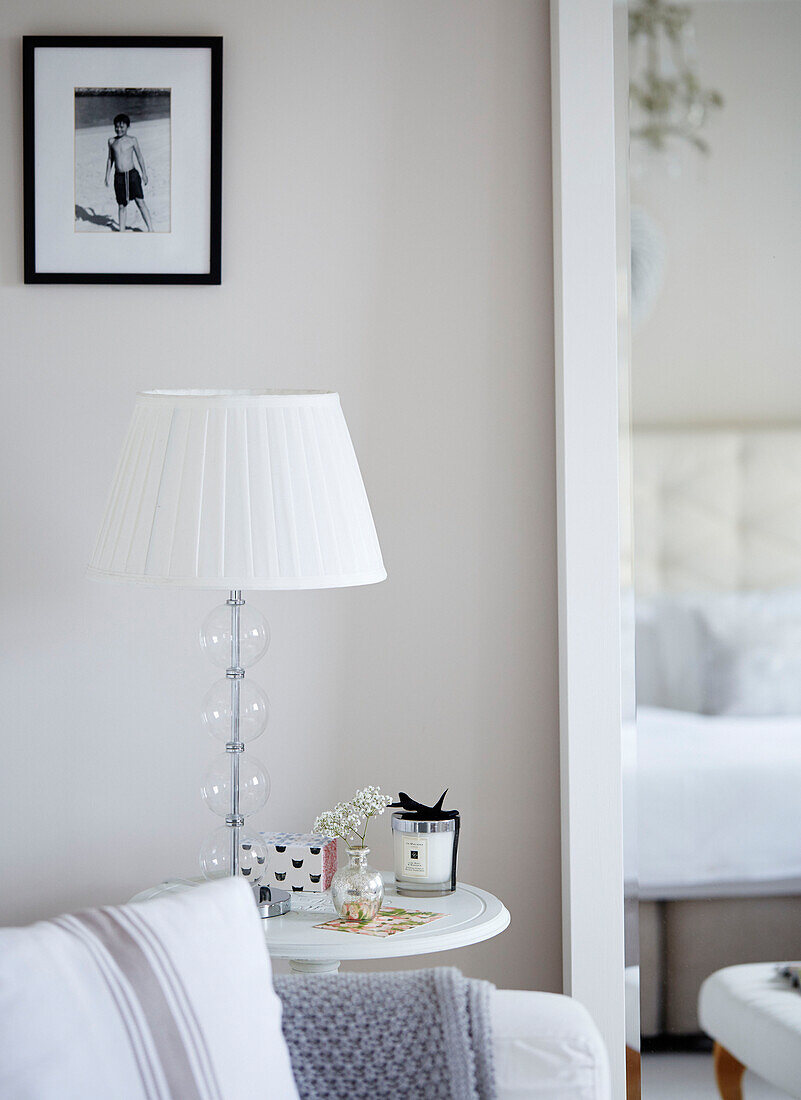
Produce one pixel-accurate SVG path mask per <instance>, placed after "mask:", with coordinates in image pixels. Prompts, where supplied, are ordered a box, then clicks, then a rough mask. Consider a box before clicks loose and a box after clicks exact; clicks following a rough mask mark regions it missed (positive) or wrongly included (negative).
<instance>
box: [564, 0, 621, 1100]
mask: <svg viewBox="0 0 801 1100" xmlns="http://www.w3.org/2000/svg"><path fill="white" fill-rule="evenodd" d="M551 58H552V88H553V159H554V259H555V280H554V281H555V299H556V386H557V394H556V397H557V476H558V509H559V511H558V535H559V649H560V722H561V730H562V734H561V740H562V907H563V908H562V912H563V936H564V981H565V990H566V992H569V993H571V994H572V995H573V996H575V997H577V998H578V999H579V1000H580V1001H582V1002H583V1003H584V1004H585V1005H586V1006H587V1007H588V1008H589V1010H590V1012H591V1013H592V1014H593V1016H594V1018H595V1020H596V1023H597V1024H598V1026H599V1027H600V1029H601V1031H602V1033H603V1036H604V1038H605V1040H606V1043H607V1047H608V1050H609V1054H610V1059H611V1063H612V1071H613V1078H614V1092H613V1095H614V1096H615V1097H616V1098H622V1097H623V1096H624V1091H625V1085H624V1047H625V1041H624V1025H623V1021H624V987H623V971H624V953H623V867H622V797H621V772H620V612H619V601H620V588H619V569H620V565H619V550H618V544H619V538H618V404H617V370H618V364H617V309H616V295H617V291H616V233H615V116H614V73H613V38H612V4H611V0H609V2H608V3H606V2H603V3H599V2H598V0H553V2H552V4H551Z"/></svg>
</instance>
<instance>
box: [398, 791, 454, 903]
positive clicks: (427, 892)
mask: <svg viewBox="0 0 801 1100" xmlns="http://www.w3.org/2000/svg"><path fill="white" fill-rule="evenodd" d="M458 837H459V817H458V815H456V816H452V817H447V818H442V819H439V820H425V819H424V818H421V817H418V816H416V815H415V814H414V813H409V812H400V813H394V814H393V815H392V838H393V844H394V851H395V885H396V889H397V892H398V893H399V894H401V895H402V896H405V897H437V896H442V895H444V894H452V893H453V891H454V890H455V889H456V850H457V844H458Z"/></svg>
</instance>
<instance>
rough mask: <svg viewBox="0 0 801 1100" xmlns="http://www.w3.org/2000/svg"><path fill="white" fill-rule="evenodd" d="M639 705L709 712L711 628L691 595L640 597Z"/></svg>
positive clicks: (637, 615) (637, 671) (638, 602)
mask: <svg viewBox="0 0 801 1100" xmlns="http://www.w3.org/2000/svg"><path fill="white" fill-rule="evenodd" d="M636 623H637V625H636V659H635V673H636V681H637V706H648V707H663V708H666V709H668V710H686V711H695V712H697V713H703V711H704V707H705V701H706V668H707V662H708V640H707V629H706V626H705V623H704V619H703V617H702V615H701V613H700V611H699V609H698V607H697V606H696V605H695V602H694V601H693V599H691V598H690V597H687V596H680V595H677V596H669V595H666V596H649V597H640V596H638V597H637V612H636Z"/></svg>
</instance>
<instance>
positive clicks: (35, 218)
mask: <svg viewBox="0 0 801 1100" xmlns="http://www.w3.org/2000/svg"><path fill="white" fill-rule="evenodd" d="M71 49H74V50H76V51H87V50H98V51H113V50H116V49H118V50H125V51H130V50H132V49H133V50H139V49H141V50H143V51H148V50H149V51H154V50H172V51H175V50H183V49H186V50H195V51H197V50H208V52H209V63H210V67H209V70H206V71H207V72H209V73H210V80H209V81H208V84H207V87H208V92H209V96H210V102H209V104H208V117H209V120H210V124H209V131H210V132H209V136H208V171H209V186H208V198H207V200H206V199H205V197H204V200H203V201H204V203H205V202H206V201H207V205H208V223H207V224H208V244H207V256H208V262H207V263H206V262H205V257H206V251H203V258H202V261H201V262H200V263H198V260H197V257H196V256H195V259H194V261H193V265H190V264H189V263H187V267H189V266H193V269H192V270H185V271H182V270H172V269H170V270H163V269H158V270H156V269H154V270H152V271H148V270H144V271H143V270H117V269H116V267H114V269H112V270H98V271H94V270H92V271H89V270H85V269H84V268H85V266H86V262H89V261H86V260H84V261H83V262H82V264H81V265H79V264H77V263H74V262H73V263H72V265H71V264H70V256H69V255H67V253H71V254H72V256H73V257H74V256H75V254H76V253H79V252H80V249H81V241H80V240H79V238H85V239H87V240H88V239H89V238H91V237H93V236H94V234H91V233H78V232H75V231H74V229H75V227H74V224H73V226H72V233H73V239H72V240H71V241H68V242H67V243H68V247H66V248H65V249H64V252H65V270H59V268H60V266H61V261H60V259H58V258H56V259H55V261H54V259H53V257H52V256H51V257H50V258H49V259H48V260H47V261H46V262H43V261H42V260H41V257H40V255H39V253H38V252H37V233H39V234H40V238H39V239H40V241H41V240H43V239H44V234H43V229H42V226H43V222H44V221H45V217H44V215H45V214H46V215H47V216H48V217H49V216H50V215H51V205H50V204H49V203H48V204H47V209H46V210H45V209H43V208H40V209H37V179H36V162H37V157H36V149H37V133H36V119H37V101H36V97H37V94H40V95H43V93H42V89H41V88H39V87H37V69H36V66H37V60H38V59H39V58H45V59H46V58H47V55H46V54H41V53H39V51H48V50H60V51H65V50H71ZM55 56H58V57H60V58H64V57H68V55H65V54H64V53H61V54H59V55H50V57H51V58H52V57H55ZM87 56H91V55H87V54H80V55H79V54H77V52H76V62H77V61H79V60H80V58H81V57H84V58H85V57H87ZM128 56H129V55H128ZM168 56H169V57H172V56H173V55H172V54H170V55H166V54H164V55H161V59H162V60H165V59H166V58H167V57H168ZM156 57H157V58H158V57H159V55H156ZM143 59H144V55H143ZM222 59H223V40H222V38H221V37H208V36H202V37H201V36H152V37H151V36H128V35H126V36H105V35H89V36H77V35H26V36H25V37H24V38H23V40H22V79H23V186H24V280H25V283H128V284H131V283H144V284H164V283H178V284H207V285H219V284H220V282H221V280H222V233H221V218H222ZM41 80H42V81H44V80H46V77H45V76H41ZM93 91H94V89H93ZM75 94H78V89H77V88H76V92H75ZM62 99H63V96H62ZM203 106H204V110H205V109H206V105H205V104H204V105H203ZM65 109H66V108H65V105H64V104H62V105H61V114H62V115H64V112H65ZM71 110H72V111H73V113H74V111H75V108H74V107H71ZM73 117H74V114H73ZM172 124H173V123H172V118H171V119H170V126H172ZM63 130H64V126H62V131H63ZM109 132H110V133H111V131H109ZM170 134H171V131H170ZM71 140H72V141H73V148H74V147H75V138H74V136H73V137H72V138H71ZM171 140H172V138H171V137H170V141H171ZM65 141H66V135H63V134H62V140H61V141H60V145H61V146H63V145H64V143H65ZM198 155H199V156H202V159H203V163H204V164H205V146H204V148H203V150H201V152H200V153H199V154H198ZM170 157H172V147H170ZM74 176H75V168H74V167H73V169H72V177H71V179H73V178H74ZM170 178H171V177H170ZM204 182H205V181H204ZM64 187H66V184H65V185H64ZM73 187H74V184H73ZM202 191H203V195H204V196H205V194H206V192H205V188H204V189H202ZM75 194H76V192H75V191H74V190H73V192H72V195H73V199H74V198H75ZM125 198H126V196H123V197H122V201H124V199H125ZM39 204H40V207H43V206H44V204H43V203H42V200H39ZM62 206H63V204H62ZM77 211H78V207H77V205H76V206H75V211H74V212H75V214H76V215H77ZM105 221H106V222H107V221H108V219H105ZM201 224H204V225H205V219H203V220H202V221H201ZM65 232H66V231H65ZM171 232H172V221H170V223H169V229H168V230H166V231H164V232H163V233H162V234H161V236H163V237H166V236H167V235H169V234H170V233H171ZM108 236H110V234H104V237H108ZM129 236H130V234H124V235H123V240H122V241H120V244H123V241H125V240H127V239H128V238H129ZM152 236H153V237H154V238H156V237H158V236H159V234H158V233H153V234H152ZM64 240H65V241H67V237H66V236H64ZM176 240H177V242H178V244H177V246H176V247H179V246H180V239H179V238H178V234H177V233H176ZM53 247H55V246H53ZM87 247H91V246H87ZM104 247H106V246H105V245H104ZM126 247H127V246H126ZM195 249H199V250H205V249H206V242H205V238H203V239H199V240H196V241H194V242H193V255H194V254H195V253H194V250H195ZM106 251H107V252H108V251H109V250H108V248H107V247H106ZM119 259H120V266H121V267H122V268H124V267H125V266H126V262H125V255H124V254H123V255H121V256H120V257H119ZM154 259H155V253H154ZM165 263H168V264H171V265H172V267H176V266H177V267H180V259H179V260H176V259H175V258H170V259H169V260H162V261H161V266H162V268H163V266H164V264H165ZM69 266H73V267H78V266H80V267H81V269H80V270H67V269H66V268H68V267H69ZM107 266H112V265H111V264H109V265H107ZM128 266H133V265H132V264H130V263H129V264H128ZM158 266H159V265H158V264H157V263H154V268H157V267H158ZM54 268H55V270H54ZM198 268H201V269H198Z"/></svg>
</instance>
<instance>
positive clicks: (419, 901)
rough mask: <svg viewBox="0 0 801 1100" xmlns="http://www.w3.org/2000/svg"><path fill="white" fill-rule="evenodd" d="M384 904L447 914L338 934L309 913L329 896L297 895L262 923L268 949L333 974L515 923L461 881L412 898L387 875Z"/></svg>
mask: <svg viewBox="0 0 801 1100" xmlns="http://www.w3.org/2000/svg"><path fill="white" fill-rule="evenodd" d="M382 876H383V879H384V888H385V891H386V893H385V896H384V906H385V907H389V908H398V909H411V910H418V911H419V910H423V911H425V912H429V913H443V914H445V915H444V916H442V917H440V918H438V919H437V920H434V921H431V922H430V923H429V924H423V925H420V926H419V927H418V928H409V929H407V930H406V931H405V932H396V933H395V935H394V936H386V937H378V936H365V935H362V934H360V933H355V932H338V931H335V930H333V929H330V928H316V927H315V925H319V924H323V923H324V922H325V921H328V920H333V919H334V918H335V917H336V913H335V912H334V910H333V907H331V908H330V910H328V911H326V910H321V909H316V910H310V909H309V908H307V907H308V906H309V905H315V904H317V905H324V904H325V902H326V900H327V898H328V895H326V894H304V895H303V897H302V899H301V898H300V896H299V895H297V894H296V895H293V897H292V901H293V904H295V905H297V908H293V909H292V910H291V911H290V912H289V913H287V914H286V915H285V916H283V917H269V918H268V919H266V920H263V921H262V925H263V927H264V936H265V939H266V940H267V950H268V951H269V952H270V956H271V957H272V958H273V959H287V960H289V966H290V969H292V970H295V971H298V972H299V973H303V974H330V973H332V972H334V971H336V970H339V964H340V963H341V962H342V961H343V960H345V961H347V960H351V959H394V958H401V957H402V956H408V955H428V954H431V953H433V952H436V951H451V950H453V949H454V948H457V947H467V946H469V945H470V944H473V943H480V942H481V941H482V940H488V939H491V938H492V937H493V936H497V935H498V934H499V933H501V932H503V931H504V929H505V928H506V927H507V926H508V924H509V921H510V919H511V918H510V916H509V911H508V910H507V908H506V906H505V905H504V904H503V902H501V901H500V900H499V899H498V898H496V897H495V896H494V894H490V893H488V892H487V891H486V890H481V889H479V887H478V886H468V885H467V883H464V882H459V883H457V885H456V890H455V891H454V893H452V894H446V895H445V897H432V898H425V897H423V898H408V897H402V896H401V895H399V894H397V893H396V891H395V876H394V875H392V874H390V873H385V872H382ZM193 885H196V883H195V882H193V881H190V880H186V879H184V880H180V881H175V882H166V883H163V884H162V885H161V886H156V887H153V888H151V889H149V890H143V891H142V893H140V894H137V895H136V897H134V898H132V899H131V900H132V901H145V900H147V899H148V898H152V897H155V896H157V895H158V894H160V893H165V892H169V891H171V890H180V889H190V888H191V886H193Z"/></svg>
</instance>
